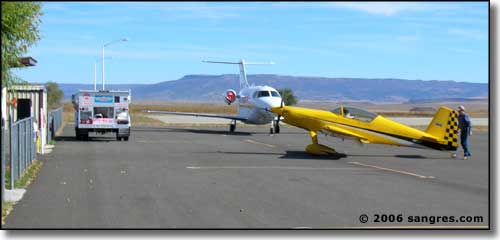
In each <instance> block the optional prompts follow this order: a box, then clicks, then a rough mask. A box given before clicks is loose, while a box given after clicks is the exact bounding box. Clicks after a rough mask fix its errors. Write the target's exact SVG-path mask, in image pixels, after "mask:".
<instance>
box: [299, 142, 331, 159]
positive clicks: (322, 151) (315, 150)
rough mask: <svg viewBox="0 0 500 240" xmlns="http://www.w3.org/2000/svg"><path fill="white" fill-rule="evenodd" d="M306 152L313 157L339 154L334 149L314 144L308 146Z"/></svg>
mask: <svg viewBox="0 0 500 240" xmlns="http://www.w3.org/2000/svg"><path fill="white" fill-rule="evenodd" d="M306 152H308V153H309V154H311V155H320V156H325V155H335V154H337V152H336V151H335V150H334V149H333V148H330V147H327V146H325V145H321V144H314V143H313V144H309V145H307V147H306Z"/></svg>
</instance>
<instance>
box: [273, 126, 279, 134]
mask: <svg viewBox="0 0 500 240" xmlns="http://www.w3.org/2000/svg"><path fill="white" fill-rule="evenodd" d="M274 132H275V133H280V125H279V124H276V126H274Z"/></svg>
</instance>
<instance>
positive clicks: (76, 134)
mask: <svg viewBox="0 0 500 240" xmlns="http://www.w3.org/2000/svg"><path fill="white" fill-rule="evenodd" d="M75 136H76V140H82V136H81V135H80V132H79V131H78V129H77V128H75Z"/></svg>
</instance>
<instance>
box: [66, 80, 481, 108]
mask: <svg viewBox="0 0 500 240" xmlns="http://www.w3.org/2000/svg"><path fill="white" fill-rule="evenodd" d="M248 81H249V82H250V84H255V85H269V86H272V87H274V88H285V87H286V88H291V89H292V90H293V91H294V93H295V94H296V95H297V97H298V99H299V100H311V101H331V100H336V101H373V102H407V101H421V100H424V99H425V100H427V99H456V98H461V99H467V98H484V97H487V96H488V84H486V83H467V82H455V81H436V80H429V81H423V80H405V79H364V78H324V77H298V76H283V75H270V74H257V75H248ZM60 87H61V89H62V90H63V92H64V96H65V98H70V96H71V94H72V93H74V92H76V91H77V90H78V89H92V88H93V86H92V85H91V84H88V85H84V84H60ZM229 88H232V89H237V88H238V75H236V74H225V75H186V76H184V77H182V78H181V79H179V80H174V81H165V82H160V83H156V84H124V85H107V86H106V89H113V90H125V89H131V90H132V95H133V98H134V99H136V100H139V99H140V100H188V101H206V100H219V99H222V94H223V93H224V91H225V90H226V89H229Z"/></svg>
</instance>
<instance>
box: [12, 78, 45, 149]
mask: <svg viewBox="0 0 500 240" xmlns="http://www.w3.org/2000/svg"><path fill="white" fill-rule="evenodd" d="M4 91H5V90H4ZM2 92H3V91H2ZM6 92H7V97H6V98H5V100H6V105H7V106H8V107H7V110H8V111H2V119H5V121H6V123H7V124H10V121H13V122H16V121H18V120H22V119H24V118H29V117H34V121H35V122H36V123H37V125H38V132H39V134H40V145H41V149H40V151H41V152H40V153H42V154H43V153H44V147H45V144H46V141H47V90H46V88H45V86H44V85H14V86H12V87H11V89H9V90H7V91H6ZM2 96H5V95H3V93H2ZM2 101H4V99H2ZM2 105H3V104H2ZM7 126H8V125H7Z"/></svg>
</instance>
